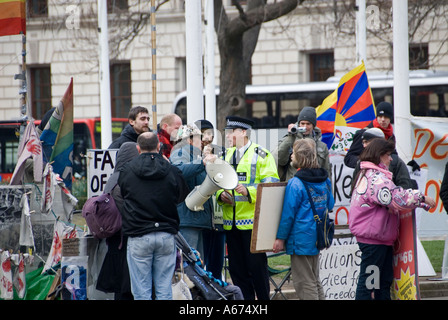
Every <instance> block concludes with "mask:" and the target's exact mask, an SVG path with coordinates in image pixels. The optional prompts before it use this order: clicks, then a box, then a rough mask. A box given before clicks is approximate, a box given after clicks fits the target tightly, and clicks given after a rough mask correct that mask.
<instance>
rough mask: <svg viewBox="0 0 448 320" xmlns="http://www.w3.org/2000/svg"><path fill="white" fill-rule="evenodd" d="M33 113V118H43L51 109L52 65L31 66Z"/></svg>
mask: <svg viewBox="0 0 448 320" xmlns="http://www.w3.org/2000/svg"><path fill="white" fill-rule="evenodd" d="M30 78H31V84H30V85H31V99H30V101H31V113H32V115H33V118H35V119H42V117H43V116H44V114H45V113H46V112H47V111H48V110H50V109H51V69H50V66H36V67H30Z"/></svg>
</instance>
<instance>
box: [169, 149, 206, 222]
mask: <svg viewBox="0 0 448 320" xmlns="http://www.w3.org/2000/svg"><path fill="white" fill-rule="evenodd" d="M170 161H171V163H172V164H173V165H174V166H176V167H178V168H179V169H180V170H181V171H182V174H183V176H184V179H185V181H186V183H187V185H188V187H189V189H190V190H193V189H194V187H196V186H199V185H201V184H202V182H204V179H205V177H206V176H207V173H206V171H205V166H204V164H203V162H202V157H201V150H199V149H198V148H196V147H193V146H192V145H190V144H185V143H182V142H181V143H180V144H177V145H175V146H174V148H173V149H172V151H171V155H170ZM203 206H204V210H202V211H191V210H190V209H188V207H187V205H186V204H185V201H184V202H182V203H180V204H179V205H178V206H177V212H178V213H179V218H180V227H189V228H201V229H211V228H212V217H213V199H212V198H211V197H210V199H208V200H207V201H206V202H205V203H204V204H203Z"/></svg>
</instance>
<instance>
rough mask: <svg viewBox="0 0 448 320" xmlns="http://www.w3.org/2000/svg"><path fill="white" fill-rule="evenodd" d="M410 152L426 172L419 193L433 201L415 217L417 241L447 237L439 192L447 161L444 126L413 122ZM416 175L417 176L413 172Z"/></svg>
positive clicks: (446, 220)
mask: <svg viewBox="0 0 448 320" xmlns="http://www.w3.org/2000/svg"><path fill="white" fill-rule="evenodd" d="M412 148H413V154H412V159H414V160H415V161H416V162H417V163H418V164H419V165H420V167H421V168H422V169H426V170H427V172H424V171H423V172H422V174H423V175H424V174H426V175H427V177H426V179H422V180H426V183H421V182H420V183H419V189H420V190H421V191H423V192H424V193H425V194H427V195H429V196H430V197H432V198H434V199H435V200H436V202H437V205H436V207H435V208H433V209H431V210H429V211H424V210H422V211H420V212H419V215H418V216H417V231H418V235H419V237H420V238H423V237H435V236H446V235H447V234H448V215H447V213H446V212H445V210H444V208H443V205H442V200H440V197H439V192H440V185H441V183H442V178H443V175H444V171H445V164H446V162H447V161H448V129H447V123H446V122H436V121H431V120H430V119H428V120H424V119H420V118H419V119H413V121H412ZM417 174H418V172H417Z"/></svg>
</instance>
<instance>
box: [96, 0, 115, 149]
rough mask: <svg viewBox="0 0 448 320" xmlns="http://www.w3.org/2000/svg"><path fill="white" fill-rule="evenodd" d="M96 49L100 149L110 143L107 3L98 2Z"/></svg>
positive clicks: (99, 0)
mask: <svg viewBox="0 0 448 320" xmlns="http://www.w3.org/2000/svg"><path fill="white" fill-rule="evenodd" d="M98 49H99V81H100V106H101V107H100V108H101V110H100V111H101V112H100V114H101V148H102V149H107V147H108V146H109V145H110V144H111V143H112V115H111V98H110V70H109V68H110V66H109V40H108V25H107V3H106V1H105V0H98Z"/></svg>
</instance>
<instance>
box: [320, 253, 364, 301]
mask: <svg viewBox="0 0 448 320" xmlns="http://www.w3.org/2000/svg"><path fill="white" fill-rule="evenodd" d="M319 264H320V269H319V278H320V281H321V282H322V286H323V289H324V293H325V298H326V299H327V300H354V299H355V294H356V286H357V284H358V277H359V268H360V267H359V266H360V264H361V251H360V250H359V247H358V245H357V244H351V245H343V246H331V247H330V248H328V249H326V250H322V251H321V252H320V257H319Z"/></svg>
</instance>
